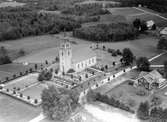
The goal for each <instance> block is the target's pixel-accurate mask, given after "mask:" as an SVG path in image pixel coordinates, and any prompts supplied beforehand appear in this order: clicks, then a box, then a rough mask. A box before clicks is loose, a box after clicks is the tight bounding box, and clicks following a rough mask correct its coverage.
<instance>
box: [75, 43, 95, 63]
mask: <svg viewBox="0 0 167 122" xmlns="http://www.w3.org/2000/svg"><path fill="white" fill-rule="evenodd" d="M95 56H96V53H95V52H94V51H93V50H92V49H91V48H90V47H88V46H87V47H81V46H77V47H75V48H72V62H73V63H79V62H81V61H84V60H87V59H90V58H92V57H95Z"/></svg>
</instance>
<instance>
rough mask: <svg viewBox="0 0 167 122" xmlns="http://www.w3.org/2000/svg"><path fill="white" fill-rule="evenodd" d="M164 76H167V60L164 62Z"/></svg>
mask: <svg viewBox="0 0 167 122" xmlns="http://www.w3.org/2000/svg"><path fill="white" fill-rule="evenodd" d="M164 76H165V78H167V61H165V62H164Z"/></svg>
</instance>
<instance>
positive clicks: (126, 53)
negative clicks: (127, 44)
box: [122, 48, 133, 66]
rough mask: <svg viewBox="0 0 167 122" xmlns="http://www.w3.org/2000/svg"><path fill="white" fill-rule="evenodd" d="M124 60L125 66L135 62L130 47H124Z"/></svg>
mask: <svg viewBox="0 0 167 122" xmlns="http://www.w3.org/2000/svg"><path fill="white" fill-rule="evenodd" d="M122 62H123V64H124V65H125V66H127V65H130V64H132V63H133V53H132V51H131V50H130V49H129V48H125V49H123V54H122Z"/></svg>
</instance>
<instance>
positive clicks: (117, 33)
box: [73, 23, 138, 42]
mask: <svg viewBox="0 0 167 122" xmlns="http://www.w3.org/2000/svg"><path fill="white" fill-rule="evenodd" d="M137 35H138V32H137V30H136V29H135V28H134V27H133V25H130V24H127V23H112V24H98V25H95V26H88V27H82V28H79V29H75V30H74V31H73V36H74V37H78V38H82V39H87V40H91V41H103V42H104V41H110V42H116V41H123V40H127V39H135V38H136V37H137Z"/></svg>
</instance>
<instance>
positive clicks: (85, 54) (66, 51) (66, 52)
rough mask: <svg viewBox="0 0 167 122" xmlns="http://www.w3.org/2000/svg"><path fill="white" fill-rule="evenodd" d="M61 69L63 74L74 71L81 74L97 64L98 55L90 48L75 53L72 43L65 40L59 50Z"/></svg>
mask: <svg viewBox="0 0 167 122" xmlns="http://www.w3.org/2000/svg"><path fill="white" fill-rule="evenodd" d="M59 59H60V63H59V69H60V72H61V73H68V72H70V71H72V70H74V71H75V72H80V71H82V70H84V69H86V68H88V67H91V66H93V65H95V64H96V54H95V52H93V51H92V50H91V49H90V48H89V47H86V48H80V49H79V50H77V51H74V50H73V49H72V47H71V44H70V42H69V41H68V40H67V39H65V40H63V42H62V43H61V45H60V49H59Z"/></svg>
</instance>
